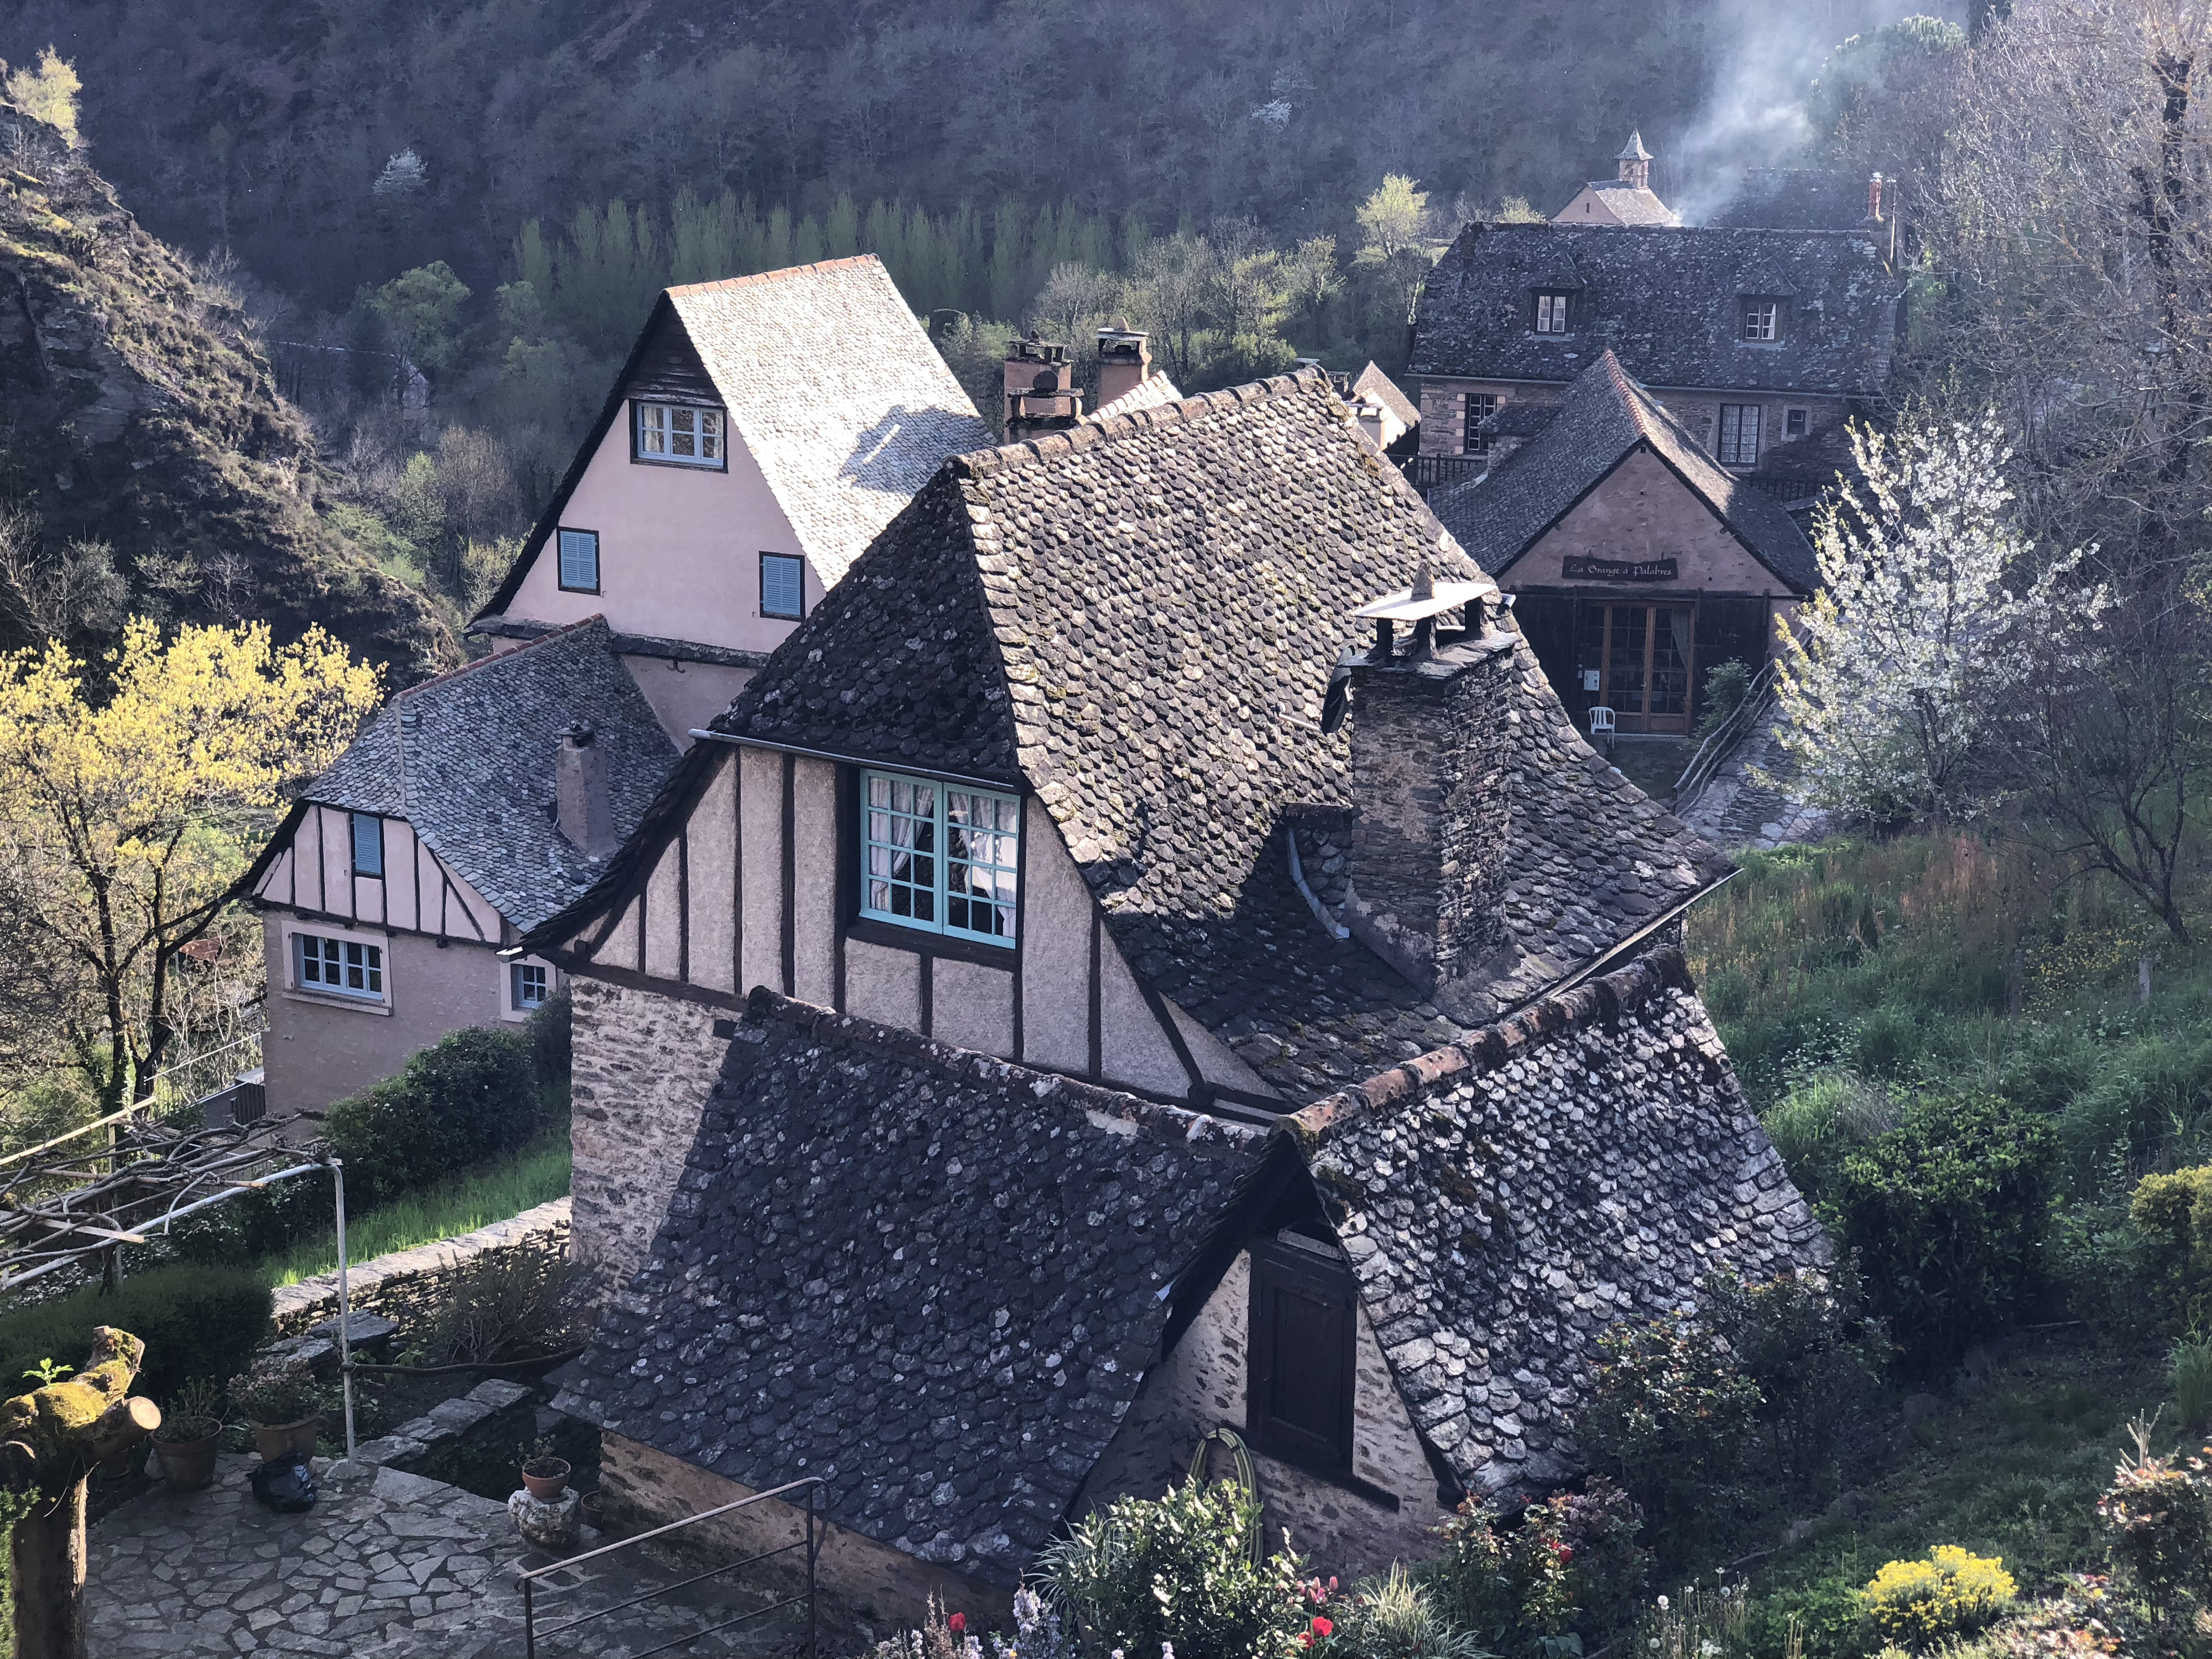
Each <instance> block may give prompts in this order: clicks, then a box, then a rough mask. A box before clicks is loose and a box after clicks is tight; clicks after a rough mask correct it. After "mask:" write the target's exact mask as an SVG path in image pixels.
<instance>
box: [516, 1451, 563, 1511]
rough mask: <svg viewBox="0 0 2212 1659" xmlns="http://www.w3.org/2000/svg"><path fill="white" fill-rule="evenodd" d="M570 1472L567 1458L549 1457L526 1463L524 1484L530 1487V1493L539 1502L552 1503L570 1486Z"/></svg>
mask: <svg viewBox="0 0 2212 1659" xmlns="http://www.w3.org/2000/svg"><path fill="white" fill-rule="evenodd" d="M533 1470H535V1471H536V1473H535V1474H533V1473H532V1471H533ZM568 1474H569V1469H568V1460H567V1459H565V1458H560V1457H549V1458H547V1459H546V1460H545V1461H544V1462H542V1463H526V1464H524V1465H523V1468H522V1484H523V1485H524V1486H526V1487H527V1488H528V1489H529V1492H530V1495H531V1496H532V1498H536V1499H537V1500H538V1502H539V1503H541V1504H550V1503H552V1502H554V1501H555V1500H556V1499H557V1498H559V1497H560V1496H561V1492H562V1488H563V1487H565V1486H568Z"/></svg>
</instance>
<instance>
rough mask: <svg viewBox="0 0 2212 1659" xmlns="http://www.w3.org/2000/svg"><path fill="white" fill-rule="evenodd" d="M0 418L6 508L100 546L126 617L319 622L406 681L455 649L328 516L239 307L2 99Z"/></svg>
mask: <svg viewBox="0 0 2212 1659" xmlns="http://www.w3.org/2000/svg"><path fill="white" fill-rule="evenodd" d="M0 413H4V419H0V505H6V506H10V507H27V508H28V509H29V510H30V511H31V512H33V513H35V514H36V515H37V517H38V520H39V521H40V526H42V532H43V538H44V540H45V542H46V544H47V545H48V546H50V547H58V546H61V545H63V544H66V543H68V542H70V541H73V540H78V539H84V540H94V541H101V542H106V544H109V545H110V546H111V547H112V548H113V550H114V552H115V558H116V563H117V566H118V569H119V570H120V572H121V574H122V575H123V577H124V579H125V582H126V583H127V585H128V587H129V590H130V602H131V608H132V609H133V610H135V611H143V612H151V613H152V614H155V615H160V616H167V617H175V618H177V619H179V620H189V621H227V620H230V619H232V618H234V617H241V616H243V617H266V618H268V619H269V620H270V622H271V623H273V624H274V625H275V626H276V629H277V630H278V631H279V633H280V634H283V635H292V634H296V633H297V632H299V631H300V630H301V629H304V628H306V627H307V624H308V623H317V622H319V623H322V624H323V625H324V626H325V628H327V629H330V630H331V632H332V633H334V634H336V635H338V636H339V637H340V638H341V639H343V640H344V641H346V642H347V643H348V644H349V645H351V646H353V647H356V649H357V650H360V651H362V652H364V653H368V655H369V656H370V657H371V658H372V659H375V660H378V661H381V662H385V663H387V664H389V665H391V670H392V674H393V676H394V677H395V678H398V679H400V680H403V681H404V680H406V679H411V678H419V677H420V676H421V675H422V673H424V672H427V671H428V670H429V669H430V668H431V667H433V666H434V665H436V664H437V663H439V662H441V661H444V660H447V659H450V658H451V657H452V656H453V654H454V648H455V647H454V644H453V639H452V636H451V635H450V634H449V632H448V631H447V629H445V627H444V626H443V625H442V624H441V623H440V622H439V621H438V620H437V618H436V617H435V615H434V614H433V613H432V611H431V610H430V607H429V606H428V605H427V604H426V603H425V602H424V601H423V599H422V596H421V595H420V594H419V593H417V592H415V591H414V590H413V589H412V588H410V587H409V586H406V585H405V584H404V583H402V582H400V581H398V580H394V579H393V578H392V577H391V576H389V575H387V574H386V573H385V572H384V571H383V570H382V569H381V568H379V567H378V566H377V565H376V564H375V563H374V561H372V560H371V559H370V558H369V557H368V556H367V555H366V554H364V553H363V552H362V551H361V550H359V549H358V548H356V547H354V546H352V545H351V544H349V543H347V542H346V541H345V540H344V539H343V538H341V537H339V536H337V534H336V533H335V532H332V531H331V529H330V528H329V527H328V526H325V525H324V524H323V523H321V522H320V521H319V520H318V519H317V517H316V515H315V497H316V494H317V491H318V489H319V487H320V482H321V480H320V477H319V470H318V466H317V463H316V456H315V447H314V442H313V436H312V435H311V434H310V433H309V431H308V429H307V425H306V423H305V422H303V421H302V420H301V417H300V416H299V415H298V413H297V412H296V411H295V410H293V409H291V408H290V407H289V405H288V404H285V403H284V402H283V399H282V398H279V397H278V396H277V394H276V386H275V385H274V383H273V382H272V380H270V373H269V366H268V364H267V362H265V361H264V359H263V357H262V356H261V354H260V351H259V350H258V348H257V346H256V345H255V344H254V343H253V341H252V338H251V337H250V336H249V335H248V333H247V331H246V326H245V319H244V318H243V316H242V314H241V313H240V311H239V309H238V307H236V305H235V304H234V302H232V301H230V300H229V299H228V297H227V296H226V295H224V294H223V293H222V291H221V290H220V289H219V287H217V286H216V285H215V284H213V283H210V282H208V281H207V280H205V279H204V278H203V277H202V276H198V275H197V274H196V273H195V272H194V271H193V270H191V268H190V267H189V266H188V265H187V264H186V263H185V260H184V259H183V258H180V257H179V255H178V254H177V253H176V252H175V251H174V250H173V249H171V248H169V247H167V246H165V245H164V244H162V243H161V242H160V241H157V240H155V239H154V238H153V237H151V236H149V235H148V234H146V233H145V232H144V231H143V230H141V229H140V228H138V225H137V221H136V220H135V219H134V218H133V217H132V216H131V214H130V213H129V212H128V211H126V210H125V209H124V208H123V206H122V205H121V204H120V203H119V202H118V200H117V198H116V195H115V192H114V191H112V189H111V188H109V186H108V185H107V184H106V182H105V181H104V180H103V179H100V176H99V175H98V174H97V173H94V172H93V170H92V169H91V168H90V167H88V165H86V164H85V162H84V161H83V160H82V157H81V156H79V155H72V154H71V153H70V151H69V149H67V147H66V146H65V145H64V143H63V142H62V140H61V137H60V136H59V135H58V133H56V132H55V131H53V129H52V128H51V127H47V126H45V125H41V124H40V123H39V122H37V121H34V120H33V119H31V118H29V117H27V116H26V115H25V114H23V113H22V112H21V111H20V110H18V109H16V108H15V106H13V105H11V104H8V103H6V102H5V101H0ZM0 642H4V643H7V644H20V643H21V642H22V641H21V638H20V637H18V638H11V639H7V640H5V641H0Z"/></svg>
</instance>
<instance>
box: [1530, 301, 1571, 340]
mask: <svg viewBox="0 0 2212 1659" xmlns="http://www.w3.org/2000/svg"><path fill="white" fill-rule="evenodd" d="M1566 331H1567V295H1564V294H1539V295H1537V296H1536V332H1537V333H1539V334H1565V332H1566Z"/></svg>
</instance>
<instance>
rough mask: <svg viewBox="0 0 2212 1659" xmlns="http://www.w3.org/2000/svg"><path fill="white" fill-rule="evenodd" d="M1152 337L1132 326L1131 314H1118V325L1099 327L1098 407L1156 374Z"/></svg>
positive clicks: (1131, 390) (1116, 321)
mask: <svg viewBox="0 0 2212 1659" xmlns="http://www.w3.org/2000/svg"><path fill="white" fill-rule="evenodd" d="M1151 377H1152V343H1151V337H1150V336H1149V335H1147V334H1146V333H1145V332H1144V331H1142V330H1139V329H1133V328H1131V327H1130V326H1129V319H1127V317H1116V318H1115V319H1114V326H1113V327H1111V328H1102V329H1100V330H1099V331H1098V407H1099V408H1101V409H1103V408H1105V407H1106V405H1107V404H1110V403H1112V402H1113V401H1114V399H1115V398H1118V397H1120V396H1121V394H1122V393H1123V392H1134V391H1135V390H1136V389H1137V388H1138V387H1139V386H1142V385H1144V383H1145V382H1146V380H1149V379H1150V378H1151Z"/></svg>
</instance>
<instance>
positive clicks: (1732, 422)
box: [1721, 404, 1759, 466]
mask: <svg viewBox="0 0 2212 1659" xmlns="http://www.w3.org/2000/svg"><path fill="white" fill-rule="evenodd" d="M1721 465H1723V466H1757V465H1759V405H1758V404H1722V405H1721Z"/></svg>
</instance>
